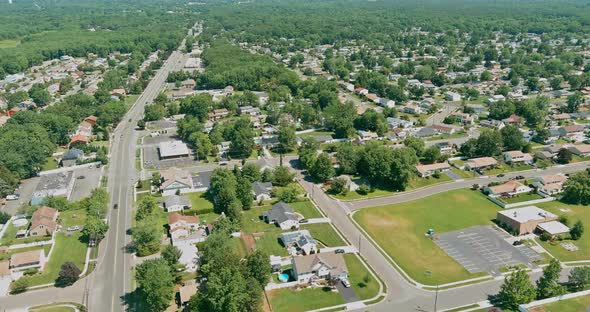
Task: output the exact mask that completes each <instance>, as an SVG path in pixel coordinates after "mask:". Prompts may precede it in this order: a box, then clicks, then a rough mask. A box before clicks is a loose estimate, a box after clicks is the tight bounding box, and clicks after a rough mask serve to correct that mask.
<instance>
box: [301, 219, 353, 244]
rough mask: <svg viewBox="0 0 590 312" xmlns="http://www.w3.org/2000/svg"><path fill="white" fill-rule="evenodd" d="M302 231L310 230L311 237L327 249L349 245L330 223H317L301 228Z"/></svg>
mask: <svg viewBox="0 0 590 312" xmlns="http://www.w3.org/2000/svg"><path fill="white" fill-rule="evenodd" d="M301 229H302V230H308V231H309V233H310V234H311V236H312V237H313V238H314V239H315V240H316V241H319V242H321V243H322V244H323V245H325V246H326V247H338V246H344V245H347V244H346V243H345V242H344V241H343V240H342V238H340V236H339V235H338V233H336V231H335V230H334V229H333V228H332V226H331V225H330V224H328V223H315V224H307V225H303V226H301Z"/></svg>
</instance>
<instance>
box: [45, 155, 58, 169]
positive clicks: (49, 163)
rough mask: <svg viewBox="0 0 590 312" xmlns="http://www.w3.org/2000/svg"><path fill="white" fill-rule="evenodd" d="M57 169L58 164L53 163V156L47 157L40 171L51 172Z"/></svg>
mask: <svg viewBox="0 0 590 312" xmlns="http://www.w3.org/2000/svg"><path fill="white" fill-rule="evenodd" d="M57 168H59V164H58V163H57V161H55V158H53V156H49V157H47V159H46V160H45V163H44V164H43V166H41V171H47V170H53V169H57Z"/></svg>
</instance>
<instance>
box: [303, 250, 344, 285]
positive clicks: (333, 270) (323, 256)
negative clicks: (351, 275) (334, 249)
mask: <svg viewBox="0 0 590 312" xmlns="http://www.w3.org/2000/svg"><path fill="white" fill-rule="evenodd" d="M291 264H292V267H293V277H294V278H295V279H296V280H297V282H298V283H300V284H306V283H310V282H312V281H317V280H343V279H347V278H348V268H347V267H346V262H345V261H344V257H343V256H342V255H341V254H336V253H331V252H330V253H318V254H313V255H309V256H298V257H292V258H291Z"/></svg>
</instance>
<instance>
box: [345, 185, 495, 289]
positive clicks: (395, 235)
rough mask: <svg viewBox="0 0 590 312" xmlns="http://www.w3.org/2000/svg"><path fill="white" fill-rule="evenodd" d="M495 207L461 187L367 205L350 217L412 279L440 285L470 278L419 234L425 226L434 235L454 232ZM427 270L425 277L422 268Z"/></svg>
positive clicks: (488, 217) (484, 220) (489, 215)
mask: <svg viewBox="0 0 590 312" xmlns="http://www.w3.org/2000/svg"><path fill="white" fill-rule="evenodd" d="M497 210H498V206H496V205H495V204H494V203H492V202H491V201H489V200H487V199H486V198H485V197H484V196H481V195H480V193H479V192H476V191H472V190H468V189H461V190H455V191H449V192H446V193H441V194H436V195H433V196H430V197H426V198H423V199H420V200H416V201H412V202H407V203H402V204H395V205H387V206H382V207H376V208H367V209H363V210H360V211H358V212H357V213H355V214H354V219H355V220H356V221H357V222H358V223H359V224H360V225H361V226H362V227H363V228H364V229H365V230H366V231H367V232H368V233H369V234H370V235H371V237H372V238H373V239H374V240H375V241H376V242H377V243H378V244H379V245H380V246H381V247H382V248H383V249H384V250H385V252H387V254H389V256H391V258H393V259H394V260H395V261H396V262H397V264H399V265H400V266H401V267H402V268H403V270H404V271H405V272H406V273H408V274H409V275H410V276H411V277H412V278H413V279H415V280H416V281H418V282H420V283H423V284H428V285H436V284H444V283H450V282H455V281H460V280H464V279H468V278H474V277H478V276H481V275H483V274H470V273H469V272H467V270H465V269H464V268H463V267H462V266H461V265H460V264H459V263H457V262H455V260H453V259H452V258H451V257H450V256H448V255H447V254H446V253H445V252H444V251H443V250H441V249H440V248H438V246H437V245H436V244H435V243H434V242H432V240H431V239H430V238H428V237H426V236H425V233H426V231H427V230H428V229H429V228H433V229H434V230H435V232H436V233H444V232H449V231H454V230H460V229H463V228H467V227H470V226H474V225H481V224H492V220H493V219H494V218H495V217H496V211H497ZM427 271H430V272H432V274H430V276H427V275H426V272H427Z"/></svg>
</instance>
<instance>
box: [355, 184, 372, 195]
mask: <svg viewBox="0 0 590 312" xmlns="http://www.w3.org/2000/svg"><path fill="white" fill-rule="evenodd" d="M370 191H371V187H369V186H368V185H366V184H362V185H360V186H359V188H358V189H357V190H356V192H357V193H359V194H361V195H367V194H369V192H370Z"/></svg>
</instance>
